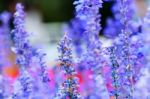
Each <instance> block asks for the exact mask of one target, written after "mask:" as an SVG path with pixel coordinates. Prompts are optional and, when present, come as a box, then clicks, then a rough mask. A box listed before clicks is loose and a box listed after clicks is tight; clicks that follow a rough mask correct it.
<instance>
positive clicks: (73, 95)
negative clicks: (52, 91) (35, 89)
mask: <svg viewBox="0 0 150 99" xmlns="http://www.w3.org/2000/svg"><path fill="white" fill-rule="evenodd" d="M70 44H71V40H70V39H69V38H68V35H67V34H65V36H64V37H63V38H62V40H61V42H60V43H59V47H58V51H59V52H60V56H59V60H60V66H61V68H62V70H63V71H64V73H65V76H66V79H65V81H64V82H63V84H62V86H60V89H59V92H58V93H57V95H56V97H55V98H56V99H66V98H69V99H81V96H80V95H79V93H78V91H77V86H78V79H77V77H76V72H75V68H74V67H73V60H72V52H71V45H70Z"/></svg>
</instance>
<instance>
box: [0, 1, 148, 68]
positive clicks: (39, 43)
mask: <svg viewBox="0 0 150 99" xmlns="http://www.w3.org/2000/svg"><path fill="white" fill-rule="evenodd" d="M108 1H109V2H108ZM17 2H21V3H23V4H24V6H25V11H26V30H27V31H28V32H29V33H31V36H30V40H31V42H32V44H33V45H34V46H36V47H39V48H41V49H43V50H44V52H45V53H46V54H47V56H46V61H47V63H48V64H49V66H50V67H51V66H54V64H55V60H56V59H57V56H58V53H57V44H58V41H59V40H60V39H61V37H62V35H63V32H62V31H63V29H64V27H65V26H66V25H67V24H68V23H69V22H70V21H71V20H72V19H73V18H74V12H75V8H74V6H73V0H0V13H1V12H3V11H8V12H10V13H11V16H12V15H13V13H14V11H15V5H16V3H17ZM114 3H115V0H105V2H104V4H103V9H101V10H100V13H101V14H102V18H101V19H102V21H101V24H102V28H103V29H104V28H105V27H106V19H107V18H108V17H112V18H113V17H114V16H113V14H112V12H111V8H112V6H113V5H114ZM149 3H150V0H136V9H137V10H136V11H137V12H136V13H137V16H139V17H140V18H142V17H143V16H145V13H146V11H147V7H148V5H149ZM12 20H13V17H12V18H11V20H10V27H11V28H13V24H12ZM0 23H1V22H0ZM103 29H102V30H101V31H100V35H101V36H103V32H104V30H103Z"/></svg>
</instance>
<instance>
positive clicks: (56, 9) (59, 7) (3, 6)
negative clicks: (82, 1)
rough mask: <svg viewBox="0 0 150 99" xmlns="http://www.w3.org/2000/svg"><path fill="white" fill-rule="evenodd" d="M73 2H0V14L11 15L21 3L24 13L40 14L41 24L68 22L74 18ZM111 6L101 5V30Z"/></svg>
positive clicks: (107, 3)
mask: <svg viewBox="0 0 150 99" xmlns="http://www.w3.org/2000/svg"><path fill="white" fill-rule="evenodd" d="M73 1H74V0H0V12H2V11H9V12H12V13H13V12H14V11H15V5H16V3H17V2H21V3H23V4H24V6H25V10H26V11H29V10H32V9H36V10H38V11H39V12H40V13H42V17H43V22H69V21H70V20H71V19H72V18H73V17H74V11H75V9H74V6H73ZM113 4H114V1H111V2H104V3H103V8H102V9H101V10H100V13H101V14H102V17H101V26H102V29H103V28H104V27H105V23H106V19H107V18H108V17H113V15H112V13H111V7H112V5H113ZM102 31H103V30H102ZM101 33H102V32H101Z"/></svg>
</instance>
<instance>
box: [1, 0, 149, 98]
mask: <svg viewBox="0 0 150 99" xmlns="http://www.w3.org/2000/svg"><path fill="white" fill-rule="evenodd" d="M106 1H110V0H103V1H102V0H75V1H74V3H73V4H74V5H75V10H76V13H75V16H76V17H75V18H74V19H72V20H71V22H70V24H69V25H68V26H69V28H67V29H69V30H67V31H68V32H69V33H68V34H65V35H64V36H63V37H62V39H61V41H60V42H59V44H58V52H59V57H58V60H57V61H56V64H55V66H53V67H51V68H50V69H48V67H47V65H46V62H45V61H44V58H45V55H46V54H45V53H43V51H42V50H39V49H37V48H35V47H34V46H32V45H31V44H30V41H29V39H28V37H29V33H28V32H27V31H26V29H25V12H24V7H23V6H22V4H21V3H18V4H17V5H16V12H15V13H14V21H13V23H14V29H13V30H12V32H11V33H10V35H11V36H9V32H10V28H9V19H10V17H11V16H10V15H9V14H8V13H6V12H5V13H3V14H1V15H0V20H1V21H2V24H1V26H0V51H1V53H0V60H1V62H0V99H149V98H150V91H149V90H150V87H149V80H150V61H149V60H150V58H149V57H150V56H149V55H150V51H149V48H150V46H149V43H150V38H149V31H150V29H149V26H150V21H149V20H150V10H149V9H148V13H147V14H146V17H145V18H144V19H143V20H142V21H141V20H138V22H141V23H140V25H139V24H138V25H136V26H135V25H133V24H135V20H134V19H133V14H134V13H136V12H135V10H134V9H133V8H134V7H135V6H134V0H116V1H115V3H116V4H115V5H113V10H112V12H113V14H114V16H115V19H116V20H115V21H114V20H111V19H108V24H109V25H110V27H109V28H108V27H106V28H105V29H106V31H105V30H104V31H105V32H107V33H108V36H109V38H110V39H109V38H106V40H109V41H110V42H111V43H110V45H109V46H105V47H104V46H103V43H102V42H104V43H105V41H103V39H100V37H99V32H100V30H101V24H100V21H101V19H100V18H101V14H100V13H99V10H100V9H101V8H102V7H103V6H102V4H103V2H104V3H105V2H106ZM137 19H138V18H137ZM133 20H134V21H133ZM138 22H137V23H138ZM139 26H140V28H139ZM138 29H140V30H138ZM111 30H112V31H111ZM114 31H115V32H116V35H115V36H114V35H113V32H114ZM111 33H112V34H111ZM9 37H11V39H12V41H13V42H12V45H11V44H10V42H9V41H10V38H9ZM102 38H103V37H102ZM112 38H113V39H112ZM72 44H73V45H72ZM10 46H13V47H10ZM73 48H74V49H73ZM10 49H11V50H12V52H10ZM3 52H5V54H4V53H3ZM13 52H14V53H13ZM74 52H75V54H74ZM10 53H13V55H14V56H15V57H14V56H13V58H14V59H16V61H15V66H13V69H14V68H17V69H18V72H19V73H18V74H17V75H16V76H15V79H14V78H13V79H11V78H10V77H7V76H8V74H9V73H8V72H10V70H11V69H10V67H11V63H10V61H9V60H8V59H10V58H12V56H11V55H12V54H10ZM73 55H76V57H73ZM9 65H10V67H9ZM58 67H59V68H58ZM50 78H51V79H50ZM10 85H13V86H10Z"/></svg>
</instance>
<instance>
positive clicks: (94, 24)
mask: <svg viewBox="0 0 150 99" xmlns="http://www.w3.org/2000/svg"><path fill="white" fill-rule="evenodd" d="M102 3H103V2H102V0H76V1H75V2H74V5H76V17H77V18H79V19H80V20H82V21H84V23H85V26H84V28H85V31H84V33H85V35H84V36H85V37H86V40H87V46H89V45H91V46H92V41H93V40H95V39H98V38H99V31H100V29H101V26H100V14H99V9H100V8H102Z"/></svg>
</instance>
